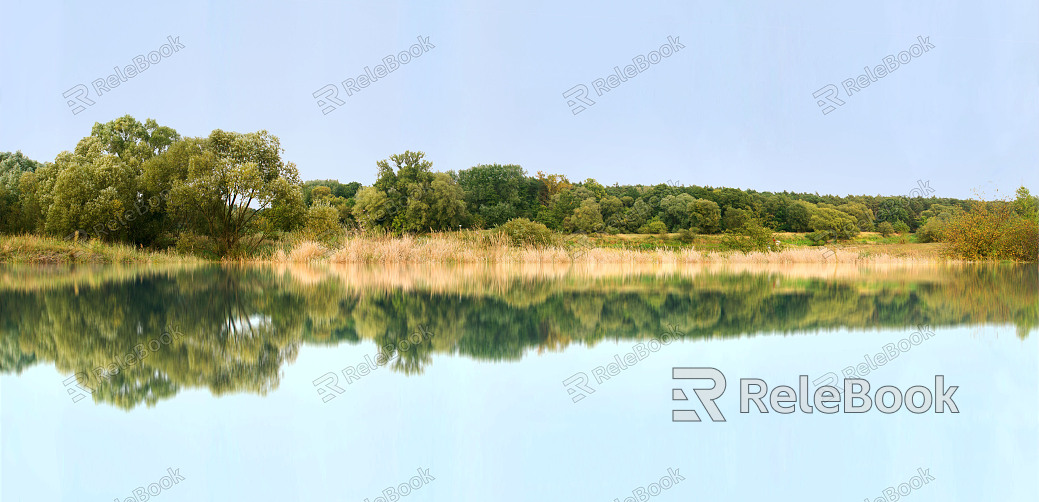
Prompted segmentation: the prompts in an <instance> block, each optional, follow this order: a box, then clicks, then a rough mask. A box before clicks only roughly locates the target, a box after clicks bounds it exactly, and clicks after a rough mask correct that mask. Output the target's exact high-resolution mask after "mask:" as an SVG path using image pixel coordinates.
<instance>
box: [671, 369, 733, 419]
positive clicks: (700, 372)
mask: <svg viewBox="0 0 1039 502" xmlns="http://www.w3.org/2000/svg"><path fill="white" fill-rule="evenodd" d="M671 372H672V374H671V378H672V379H673V380H711V381H713V382H714V386H712V387H710V388H707V389H694V390H693V392H695V393H696V397H697V398H698V399H699V400H700V404H702V405H703V407H704V409H705V410H707V414H708V415H709V416H710V417H711V421H714V422H724V421H725V416H724V415H722V412H721V410H719V409H718V405H716V404H714V400H715V399H718V398H719V397H721V395H722V393H723V392H725V375H723V374H722V372H721V371H718V370H717V369H716V368H671ZM671 400H672V401H688V400H689V398H688V397H686V395H685V392H684V391H683V390H682V389H677V388H676V389H673V390H672V391H671ZM671 421H672V422H699V421H700V415H697V413H696V411H695V410H671Z"/></svg>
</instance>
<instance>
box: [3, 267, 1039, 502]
mask: <svg viewBox="0 0 1039 502" xmlns="http://www.w3.org/2000/svg"><path fill="white" fill-rule="evenodd" d="M1037 285H1039V272H1037V269H1036V267H1035V265H1030V266H1028V265H1009V264H1006V265H998V264H990V265H971V266H967V265H963V266H955V265H911V266H910V265H899V264H889V265H878V266H874V267H870V268H862V267H856V266H852V265H835V264H831V265H828V266H821V265H788V266H782V267H775V266H773V267H771V268H769V267H761V266H753V265H745V266H736V265H730V266H725V265H716V266H702V267H688V266H687V267H668V266H659V265H656V266H652V265H630V266H594V265H572V266H567V265H547V264H546V265H536V264H516V265H507V264H501V265H464V266H463V265H458V266H447V265H439V266H433V265H411V266H382V265H380V266H360V265H358V266H332V265H293V264H276V265H235V266H232V265H203V266H190V267H186V266H150V267H128V266H97V267H84V266H78V267H14V266H4V267H0V418H2V432H0V435H2V451H3V453H2V474H3V478H2V479H3V486H2V489H0V494H2V498H3V500H77V501H78V500H106V501H107V500H116V501H125V500H135V498H136V500H138V501H140V500H145V498H156V499H158V500H159V501H160V502H162V501H177V500H184V501H188V500H190V501H197V500H351V501H353V500H356V501H364V500H368V501H370V502H375V501H382V500H385V501H392V500H397V499H399V498H403V497H407V498H406V501H407V502H420V501H440V500H443V501H448V500H450V501H458V500H466V501H468V500H472V501H492V500H494V501H513V500H515V501H529V500H603V501H612V500H619V501H621V502H624V501H625V500H626V499H631V500H640V501H641V500H647V499H653V500H660V501H666V500H674V501H678V500H683V501H684V500H806V499H807V500H854V501H858V500H867V501H875V500H877V499H878V498H879V499H881V500H883V499H884V497H885V496H887V497H888V500H893V499H892V498H891V497H892V496H894V495H895V494H897V495H898V497H901V498H904V497H913V498H912V500H919V501H923V500H1034V494H1035V493H1037V492H1039V486H1037V483H1039V481H1037V478H1036V476H1035V473H1036V472H1039V459H1037V452H1039V448H1037V447H1039V434H1037V432H1039V405H1037V403H1039V401H1037V396H1039V371H1037V370H1039V365H1037V359H1039V350H1037V349H1039V347H1037V342H1036V337H1037V335H1036V331H1037V327H1039V286H1037ZM676 368H677V369H676ZM682 368H700V370H690V371H691V372H690V371H687V370H683V369H682ZM711 369H713V370H716V371H711ZM690 375H693V376H694V377H693V378H684V377H686V376H690ZM711 375H714V376H717V375H723V377H724V382H725V383H724V385H725V388H724V391H723V392H721V380H720V379H718V378H715V379H713V380H712V379H711V378H710V376H711ZM802 375H804V376H805V377H804V378H802V377H801V376H802ZM676 376H678V377H680V378H675V377H676ZM939 376H941V379H942V383H941V384H940V385H939V384H938V383H936V380H938V377H939ZM845 378H862V379H864V380H866V381H867V382H868V384H869V386H870V388H871V390H870V391H869V392H868V393H867V396H868V397H876V394H874V393H875V392H876V390H877V389H878V388H880V387H882V386H893V387H895V391H897V392H889V393H887V395H886V396H883V397H884V398H883V399H875V401H877V402H875V403H873V404H874V406H873V407H872V408H871V409H869V410H868V411H864V412H861V413H852V412H849V411H848V409H847V408H846V405H845V403H844V402H843V401H841V402H839V403H838V405H837V407H838V408H839V410H838V411H837V412H835V413H827V412H823V410H824V409H831V410H832V409H834V408H833V406H834V405H833V404H829V407H827V403H834V402H836V401H835V400H830V401H827V400H826V399H827V397H833V396H832V394H826V393H823V394H822V401H820V393H819V392H817V391H819V390H824V389H822V388H823V387H824V386H826V385H831V384H832V385H834V386H837V387H839V388H840V389H839V390H841V391H842V392H843V391H844V383H842V381H843V380H844V379H845ZM750 379H758V380H755V382H757V383H755V384H750V382H749V381H750ZM741 380H744V381H746V382H748V385H749V386H748V387H747V388H746V389H744V388H743V385H742V382H741ZM802 380H805V381H807V387H804V386H803V385H802ZM760 384H764V385H765V387H766V388H761V386H760ZM784 385H785V386H790V387H791V388H792V389H791V390H793V391H794V394H795V395H794V396H792V397H791V396H789V393H782V392H778V391H776V392H773V390H774V389H775V388H776V387H778V386H784ZM712 387H713V389H712ZM936 387H937V388H936ZM954 387H955V389H954ZM921 388H923V390H921ZM910 389H916V390H915V391H910ZM698 390H699V392H698ZM861 390H863V389H862V388H861V387H858V388H852V391H853V392H859V391H861ZM744 391H746V392H747V393H748V394H752V395H756V396H758V398H757V399H756V400H753V399H752V400H749V401H748V400H745V399H741V394H743V393H744ZM759 391H760V392H759ZM766 391H768V394H765V392H766ZM806 391H807V392H806ZM924 391H927V392H926V393H925V392H924ZM719 392H720V393H719ZM777 392H778V394H777ZM712 393H714V394H716V395H712ZM705 395H706V396H709V397H713V399H707V398H706V397H703V396H705ZM943 395H944V396H943ZM906 396H909V397H906ZM928 396H930V397H928ZM787 397H789V399H786V398H787ZM896 397H897V399H896ZM683 398H684V399H683ZM924 398H927V399H926V400H925V399H924ZM835 399H840V395H838V396H837V398H835ZM896 400H897V401H899V404H900V405H901V406H898V407H896V406H895V401H896ZM795 401H796V402H795ZM902 401H904V402H902ZM925 401H930V402H928V403H926V404H927V405H928V406H924V404H925ZM759 403H760V405H761V407H759ZM784 403H793V404H784ZM858 403H859V404H860V405H861V404H862V400H861V399H860V400H859V401H858ZM744 404H746V405H747V406H748V407H747V412H743V410H741V407H742V405H744ZM851 404H853V405H854V404H856V402H855V401H853V402H852V403H851ZM940 407H941V408H943V410H942V411H943V412H942V413H938V411H939V408H940ZM762 408H763V409H764V410H762ZM676 410H677V411H676ZM885 410H888V411H885ZM787 411H791V412H789V413H788V412H787ZM809 411H811V413H809ZM694 414H695V417H696V418H699V419H700V421H699V422H696V421H689V420H690V419H691V418H692V417H693V415H694ZM917 492H919V494H918V493H917Z"/></svg>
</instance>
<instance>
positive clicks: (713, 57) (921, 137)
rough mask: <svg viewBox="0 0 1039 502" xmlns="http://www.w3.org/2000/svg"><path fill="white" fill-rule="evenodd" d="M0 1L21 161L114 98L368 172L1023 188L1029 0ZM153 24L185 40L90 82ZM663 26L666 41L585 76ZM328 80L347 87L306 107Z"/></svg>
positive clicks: (1038, 97)
mask: <svg viewBox="0 0 1039 502" xmlns="http://www.w3.org/2000/svg"><path fill="white" fill-rule="evenodd" d="M0 18H2V19H3V20H4V21H6V22H5V23H4V29H3V30H0V63H2V67H3V68H4V69H5V78H3V79H0V151H15V150H21V151H22V152H23V153H25V154H26V155H28V156H29V157H31V158H33V159H36V160H40V161H51V160H53V159H54V157H55V156H56V155H57V154H58V153H59V152H61V151H63V150H71V149H72V148H73V147H74V146H75V144H76V142H77V141H78V140H79V139H81V138H82V137H84V136H86V135H88V134H89V132H90V128H91V126H92V124H94V123H95V122H105V121H109V120H112V119H114V118H117V117H119V116H122V115H125V114H130V115H133V116H134V117H136V118H137V119H139V120H142V121H143V120H144V119H147V118H154V119H156V120H157V121H158V122H159V123H160V124H162V125H167V126H170V127H173V128H174V129H176V130H177V131H178V132H180V133H181V134H182V135H184V136H205V135H208V134H209V133H210V131H212V130H213V129H218V128H219V129H224V130H232V131H239V132H250V131H256V130H260V129H266V130H268V131H270V132H271V133H273V134H275V135H276V136H278V137H279V138H280V139H281V143H282V146H283V147H284V149H285V153H284V158H285V159H286V160H290V161H293V162H295V163H296V164H297V166H298V168H299V170H300V174H301V177H302V178H303V179H324V178H335V179H339V180H341V181H344V182H345V181H354V180H356V181H360V182H362V183H365V184H370V183H371V182H372V181H374V178H375V172H376V167H375V162H376V161H377V160H379V159H384V158H387V157H388V156H389V155H391V154H394V153H400V152H402V151H404V150H408V149H410V150H422V151H424V152H426V154H427V158H429V159H430V160H431V161H432V162H433V165H434V169H436V170H441V171H446V170H452V169H453V170H459V169H465V168H467V167H471V166H473V165H476V164H481V163H503V164H504V163H511V164H519V165H521V166H522V167H523V168H524V169H526V171H527V172H528V173H531V174H533V173H535V172H537V171H545V172H548V173H561V174H565V175H566V176H567V177H568V178H570V179H571V180H574V181H579V180H584V179H585V178H595V179H596V180H598V181H599V182H601V183H603V184H606V185H612V184H613V183H621V184H638V183H642V184H656V183H662V182H666V181H668V180H673V181H676V182H679V183H682V184H686V185H689V184H696V185H707V186H716V187H717V186H729V187H738V188H745V189H746V188H749V189H755V190H760V191H783V190H790V191H798V192H818V193H820V194H827V193H833V194H838V195H847V194H871V195H872V194H882V195H909V194H910V191H911V190H913V189H914V188H917V187H918V183H917V180H922V181H926V182H929V187H930V188H932V189H933V190H934V191H935V192H934V195H936V196H940V197H969V196H971V195H972V192H973V191H974V190H981V191H982V192H983V193H984V195H985V196H986V198H991V197H992V196H993V195H994V194H995V191H996V190H998V191H999V194H1000V195H1011V194H1012V193H1013V191H1014V190H1015V189H1016V188H1017V187H1018V186H1020V185H1022V184H1024V185H1026V186H1030V188H1031V189H1032V191H1033V192H1039V169H1037V166H1039V162H1037V160H1039V3H1037V2H1034V1H1021V0H1018V1H1011V2H1006V3H1005V4H1004V5H1000V6H998V7H995V6H991V5H980V4H975V3H972V2H964V1H955V2H936V1H933V0H932V1H925V2H914V3H912V4H908V3H906V2H896V1H890V0H887V1H881V2H870V3H868V4H855V5H848V4H840V3H833V2H821V1H811V2H800V3H798V4H797V5H777V4H771V3H765V2H742V1H736V2H733V1H727V2H678V1H673V2H670V1H651V2H640V3H638V4H635V3H619V2H566V3H557V2H537V1H525V2H495V3H493V4H492V3H488V2H476V1H464V2H456V3H454V4H453V5H451V6H447V7H434V6H431V5H420V4H418V3H415V2H398V1H387V2H298V1H296V2H284V3H273V2H258V3H251V4H248V5H247V6H243V7H235V6H232V5H231V4H230V3H227V4H222V3H217V2H209V3H207V2H192V1H187V2H178V3H176V4H151V3H140V2H135V3H123V4H113V5H112V6H101V5H99V4H95V3H83V2H52V1H37V2H31V3H29V2H26V3H15V2H13V1H9V0H3V1H2V3H0ZM168 36H171V37H179V41H180V43H181V44H183V46H184V47H183V48H179V50H177V51H175V52H173V53H172V54H171V55H169V56H168V57H163V58H162V59H161V60H160V61H159V62H158V63H157V64H152V65H150V66H149V67H148V68H147V69H146V70H144V71H143V72H141V73H140V74H138V75H136V76H134V77H132V78H127V79H126V81H124V82H120V85H119V86H118V87H112V88H110V90H109V91H108V92H105V93H104V94H102V95H100V96H97V95H96V90H95V89H94V88H93V87H92V82H94V81H95V80H97V79H102V78H106V77H108V76H109V75H111V74H112V73H113V71H114V70H113V67H115V66H118V67H120V68H123V67H125V66H127V65H132V64H133V59H134V57H135V56H138V55H147V54H148V53H149V52H150V51H156V50H160V48H161V46H162V45H163V44H166V43H167V37H168ZM420 36H421V37H428V42H429V44H431V45H432V46H433V47H427V49H426V50H425V51H424V52H423V53H422V55H421V56H420V57H417V58H415V59H414V60H412V61H410V62H409V63H407V64H404V65H401V66H400V67H398V68H397V69H396V70H395V71H393V72H392V73H390V74H388V75H385V76H383V77H381V78H379V79H378V80H377V81H375V82H371V83H370V85H369V86H368V87H365V88H360V90H359V91H358V92H352V95H350V96H347V95H346V91H345V90H344V89H343V86H342V84H341V82H342V81H343V80H345V79H347V78H351V79H355V80H356V79H357V76H358V75H362V74H364V72H365V67H366V66H368V67H371V68H373V69H374V67H375V66H376V65H377V64H380V62H381V60H382V59H383V58H384V57H386V56H387V55H390V54H397V53H399V52H401V51H406V50H408V49H409V48H411V46H412V45H413V44H416V43H417V42H418V41H417V37H420ZM668 37H673V39H674V38H677V39H678V41H679V43H680V44H681V45H683V46H684V48H679V50H678V51H677V52H675V53H674V54H672V55H670V56H669V57H667V58H662V59H661V60H660V62H659V63H657V64H653V65H650V66H649V67H648V68H646V69H645V70H644V71H643V72H641V73H638V74H637V75H636V76H634V77H631V78H630V79H627V80H626V81H624V82H620V83H619V85H617V86H616V87H615V88H612V89H610V90H609V92H606V93H603V95H602V96H598V95H596V91H595V89H594V85H593V81H594V80H595V79H597V78H606V77H607V76H608V75H610V74H612V73H613V71H614V67H615V66H618V67H620V69H621V72H622V73H623V69H624V66H625V65H628V64H631V63H632V59H633V58H635V57H637V56H640V55H647V54H648V53H649V52H650V51H653V50H657V49H658V48H659V47H660V46H661V45H662V44H665V43H667V42H668ZM918 37H925V38H927V40H928V41H929V43H930V44H931V45H933V48H928V49H927V50H926V51H925V52H922V53H921V54H920V55H919V56H916V57H912V58H911V60H910V61H909V62H908V63H905V64H901V65H900V66H899V67H898V68H897V69H896V70H895V71H893V72H892V73H890V74H888V75H886V76H883V77H877V76H876V75H874V78H875V81H871V80H869V78H867V77H864V78H866V80H867V82H869V83H870V85H869V86H868V87H861V88H860V90H859V91H858V92H855V93H854V94H852V95H850V96H848V95H847V90H846V89H845V88H844V87H843V84H842V82H843V81H845V80H847V79H855V78H857V77H858V76H859V75H861V74H863V67H866V66H869V67H870V68H874V67H876V66H878V65H882V64H884V62H883V59H884V58H885V57H886V56H888V55H895V56H896V57H897V55H898V53H899V52H900V51H910V50H913V49H912V45H913V44H916V43H918ZM907 55H911V54H907ZM80 84H82V85H85V86H86V87H87V88H88V94H87V98H88V99H90V100H92V101H93V102H94V104H93V105H90V106H85V107H84V109H83V110H82V111H80V112H79V113H76V114H74V113H73V112H72V108H71V107H70V106H69V105H68V104H67V103H66V98H65V97H63V93H65V92H66V91H68V90H70V89H72V88H74V87H75V86H77V85H80ZM328 84H338V98H339V99H341V100H342V101H344V104H343V105H342V106H339V107H338V108H336V109H334V110H332V111H331V112H330V113H328V114H323V113H322V109H321V107H320V106H319V105H318V99H315V97H314V96H313V94H314V92H315V91H317V90H318V89H320V88H322V87H323V86H325V85H328ZM578 84H584V85H586V86H587V87H588V89H589V92H590V93H591V94H590V98H591V99H592V100H593V101H594V104H592V105H589V106H587V107H586V108H585V109H584V110H583V111H581V112H580V113H578V114H576V115H575V114H574V113H573V112H572V111H571V108H570V107H569V106H568V104H567V99H566V98H564V96H563V94H564V92H567V91H568V90H570V89H571V88H573V87H574V86H576V85H578ZM828 84H833V85H835V86H837V87H838V88H839V89H838V94H837V99H840V100H841V101H842V102H843V103H844V104H843V105H840V106H836V107H835V109H834V110H832V111H830V112H829V113H827V114H823V113H822V108H821V107H820V106H819V105H817V103H816V101H817V99H816V98H814V97H813V93H815V92H816V91H818V90H820V89H821V88H823V87H824V86H826V85H828ZM853 84H854V82H853ZM600 92H601V91H600Z"/></svg>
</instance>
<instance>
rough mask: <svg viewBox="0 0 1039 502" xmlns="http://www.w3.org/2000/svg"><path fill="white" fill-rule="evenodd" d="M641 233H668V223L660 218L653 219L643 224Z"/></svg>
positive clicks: (640, 229)
mask: <svg viewBox="0 0 1039 502" xmlns="http://www.w3.org/2000/svg"><path fill="white" fill-rule="evenodd" d="M639 233H640V234H658V235H659V234H666V233H667V225H665V224H664V222H662V221H660V220H653V221H651V222H649V223H646V224H645V225H642V228H639Z"/></svg>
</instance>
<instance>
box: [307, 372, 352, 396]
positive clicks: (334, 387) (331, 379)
mask: <svg viewBox="0 0 1039 502" xmlns="http://www.w3.org/2000/svg"><path fill="white" fill-rule="evenodd" d="M321 385H324V387H320V386H321ZM314 387H317V395H319V396H321V402H322V403H327V402H329V401H331V400H333V399H335V398H336V396H338V395H339V394H342V393H343V392H346V390H345V389H343V388H342V387H340V386H339V377H337V376H336V374H335V373H325V374H324V375H321V376H320V377H318V378H317V379H315V380H314Z"/></svg>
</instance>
